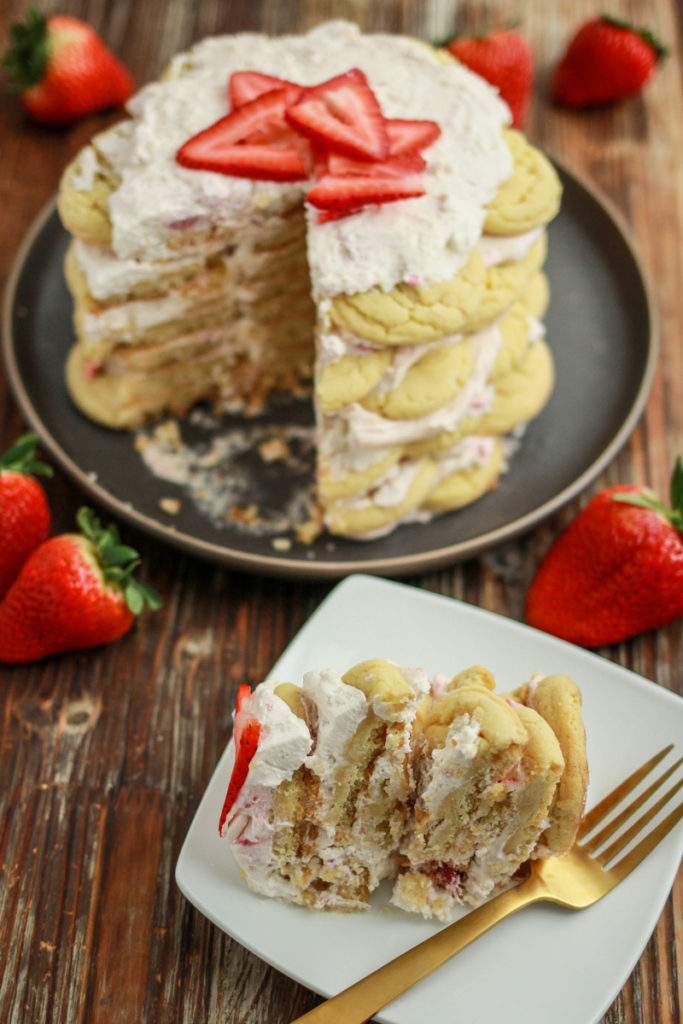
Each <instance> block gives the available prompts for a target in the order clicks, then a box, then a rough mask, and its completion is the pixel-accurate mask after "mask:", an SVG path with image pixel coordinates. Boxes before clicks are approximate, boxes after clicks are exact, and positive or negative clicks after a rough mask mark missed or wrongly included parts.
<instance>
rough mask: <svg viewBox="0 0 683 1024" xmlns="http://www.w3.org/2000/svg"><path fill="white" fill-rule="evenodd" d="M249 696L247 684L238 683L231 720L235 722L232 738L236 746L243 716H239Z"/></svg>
mask: <svg viewBox="0 0 683 1024" xmlns="http://www.w3.org/2000/svg"><path fill="white" fill-rule="evenodd" d="M250 696H251V688H250V687H249V684H248V683H240V685H239V687H238V688H237V699H236V701H235V711H234V714H233V718H234V721H235V727H234V729H233V738H234V740H235V744H236V745H237V746H239V740H240V733H241V732H242V725H243V723H244V714H240V712H242V711H243V708H244V705H245V703H246V702H247V701H248V700H249V697H250Z"/></svg>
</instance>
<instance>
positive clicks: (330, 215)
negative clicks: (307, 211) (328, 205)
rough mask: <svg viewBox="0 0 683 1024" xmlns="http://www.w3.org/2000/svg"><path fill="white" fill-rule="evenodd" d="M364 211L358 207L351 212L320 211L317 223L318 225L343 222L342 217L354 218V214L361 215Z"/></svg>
mask: <svg viewBox="0 0 683 1024" xmlns="http://www.w3.org/2000/svg"><path fill="white" fill-rule="evenodd" d="M362 209H363V207H362V206H357V207H354V208H352V209H350V210H318V213H317V221H318V224H327V223H328V221H331V220H341V219H342V217H352V216H353V214H354V213H360V212H361V210H362Z"/></svg>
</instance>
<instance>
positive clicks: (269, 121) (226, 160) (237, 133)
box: [176, 86, 308, 181]
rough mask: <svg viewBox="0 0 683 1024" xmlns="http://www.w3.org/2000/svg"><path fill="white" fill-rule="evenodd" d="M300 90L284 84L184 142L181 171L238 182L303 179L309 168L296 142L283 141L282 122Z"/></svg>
mask: <svg viewBox="0 0 683 1024" xmlns="http://www.w3.org/2000/svg"><path fill="white" fill-rule="evenodd" d="M301 92H302V90H300V89H299V88H298V86H286V87H284V88H282V89H273V90H272V91H270V92H267V93H264V94H263V95H262V96H259V97H258V98H257V99H255V100H252V101H251V102H249V103H245V104H244V105H243V106H241V107H240V108H239V109H238V110H233V112H232V113H231V114H228V115H227V116H226V117H222V118H220V120H218V121H216V122H215V123H214V124H212V125H210V126H209V127H208V128H205V129H204V131H201V132H199V133H198V134H197V135H194V136H192V138H191V139H188V141H187V142H185V143H184V144H183V145H182V146H181V147H180V149H179V150H178V152H177V153H176V160H177V161H178V163H179V164H181V165H182V166H183V167H190V168H193V169H195V170H202V171H215V172H217V173H219V174H231V175H234V176H236V177H242V178H263V179H267V180H269V181H303V180H305V179H306V178H307V177H308V166H307V163H306V160H305V157H304V155H302V147H301V144H300V141H299V140H296V142H295V141H292V142H289V141H288V129H287V125H286V124H285V121H284V112H285V109H286V108H287V106H288V105H289V104H290V103H292V102H293V101H294V100H295V98H296V97H297V96H298V95H300V94H301ZM250 138H251V139H255V140H256V141H252V142H249V141H247V140H248V139H250ZM268 139H270V140H272V141H265V140H268Z"/></svg>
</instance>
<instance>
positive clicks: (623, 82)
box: [550, 16, 666, 107]
mask: <svg viewBox="0 0 683 1024" xmlns="http://www.w3.org/2000/svg"><path fill="white" fill-rule="evenodd" d="M665 55H666V49H665V48H664V47H663V46H662V45H661V43H659V42H658V41H657V39H656V38H655V37H654V36H653V34H652V33H651V32H650V31H648V30H647V29H636V28H633V26H632V25H629V24H628V23H627V22H625V21H620V20H619V19H617V18H611V17H607V16H603V17H601V18H592V19H591V20H590V21H587V22H585V24H583V25H582V26H581V27H580V28H579V30H578V32H577V33H576V35H575V36H574V37H573V38H572V39H571V41H570V43H569V46H568V47H567V52H566V53H565V55H564V57H563V58H562V60H561V61H560V63H559V64H558V65H557V67H556V69H555V72H554V74H553V77H552V81H551V86H550V88H551V93H552V96H553V99H554V100H555V101H556V102H557V103H559V104H561V105H562V106H565V107H595V106H601V105H603V104H606V103H614V102H615V101H617V100H620V99H623V98H624V97H625V96H631V95H632V94H633V93H637V92H639V91H640V90H641V89H642V87H643V85H644V84H645V82H646V81H647V80H648V78H649V77H650V76H651V74H652V72H653V71H654V68H655V66H656V65H657V63H658V61H660V60H661V59H662V58H663V57H664V56H665Z"/></svg>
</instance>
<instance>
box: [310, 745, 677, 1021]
mask: <svg viewBox="0 0 683 1024" xmlns="http://www.w3.org/2000/svg"><path fill="white" fill-rule="evenodd" d="M672 750H673V743H672V744H670V745H669V746H668V747H665V748H664V749H663V750H660V751H659V753H658V754H655V755H654V757H651V758H650V760H649V761H646V762H645V764H644V765H642V767H640V768H638V769H637V771H635V772H634V773H633V774H632V775H630V776H629V777H628V778H627V779H624V781H623V782H622V783H620V784H619V785H618V786H617V787H616V789H614V790H612V792H611V793H609V794H608V795H607V796H606V797H605V798H604V799H603V800H601V801H600V803H598V804H596V806H595V807H594V808H593V809H592V810H591V811H589V813H588V814H586V815H585V816H584V818H583V819H582V821H581V825H580V827H579V831H578V835H577V841H576V842H575V844H574V846H573V847H572V849H571V850H570V851H569V853H567V854H565V855H564V856H563V857H550V858H548V859H547V860H534V861H531V866H530V873H529V875H528V877H527V878H526V879H525V880H524V881H523V882H521V883H520V884H519V885H516V886H514V887H513V888H511V889H506V890H505V891H504V892H501V893H500V894H499V895H498V896H495V897H494V898H493V899H491V900H489V901H488V903H484V904H483V905H482V906H481V907H477V909H476V910H472V911H471V912H470V913H469V914H467V915H466V916H465V917H462V918H460V920H458V921H455V922H454V923H453V924H451V925H449V926H448V927H446V928H443V929H442V930H441V931H440V932H437V933H436V934H435V935H433V936H432V937H431V938H429V939H427V940H426V941H425V942H421V943H420V944H419V945H418V946H415V947H413V949H409V950H408V951H407V952H406V953H403V954H402V955H401V956H398V957H396V958H395V959H394V960H391V961H390V962H389V963H388V964H385V965H384V967H380V968H379V969H378V970H376V971H374V972H373V973H372V974H370V975H368V976H367V977H366V978H363V979H362V980H361V981H358V982H356V984H355V985H351V986H350V988H347V989H345V990H344V991H343V992H340V993H339V995H336V996H334V997H333V998H332V999H328V1000H327V1001H326V1002H324V1003H321V1004H320V1005H319V1006H316V1007H315V1009H314V1010H310V1011H309V1012H308V1013H305V1014H304V1015H303V1017H297V1019H296V1020H295V1021H292V1024H304V1022H306V1024H363V1022H364V1021H367V1020H369V1019H370V1017H372V1015H373V1014H374V1013H377V1011H378V1010H381V1009H382V1007H383V1006H386V1005H387V1004H388V1003H390V1002H392V1000H394V999H396V998H397V997H398V996H400V995H401V994H402V993H403V992H406V991H407V990H408V989H409V988H411V987H412V986H413V985H415V984H417V982H418V981H421V980H422V979H423V978H425V977H426V976H427V975H428V974H431V972H432V971H434V970H435V969H436V968H437V967H440V966H441V964H443V963H445V962H446V960H449V959H450V958H451V957H452V956H454V955H455V954H456V953H458V952H460V950H461V949H464V948H465V946H467V945H469V944H470V942H473V941H474V939H477V938H478V937H479V936H480V935H483V934H484V932H486V931H488V929H489V928H491V927H492V926H493V925H494V924H497V923H498V922H499V921H502V920H503V918H504V917H508V916H509V915H510V914H514V913H515V911H516V910H521V908H522V907H526V906H527V905H528V904H529V903H537V902H539V901H541V900H546V901H549V902H551V903H559V904H560V905H561V906H563V907H571V908H572V909H574V910H580V909H583V908H584V907H589V906H590V905H591V904H592V903H595V902H597V900H599V899H600V898H601V897H602V896H604V895H605V894H606V893H608V892H610V890H611V889H613V888H614V887H615V886H616V885H618V884H619V882H621V881H623V879H624V878H626V876H627V875H629V874H630V873H631V872H632V871H633V869H634V868H636V867H637V866H638V865H639V864H640V862H641V861H642V860H644V859H645V857H647V855H648V854H649V853H651V852H652V850H654V848H655V847H656V846H657V844H658V843H660V842H661V841H662V839H663V838H664V836H666V835H667V834H668V833H669V832H670V831H671V829H672V828H674V827H675V826H676V825H677V824H678V822H679V821H680V820H681V818H683V803H681V804H679V805H678V807H677V808H676V809H675V810H674V811H672V812H671V813H670V814H669V815H668V817H667V818H665V819H664V820H663V821H661V822H660V823H659V824H658V825H657V826H656V827H655V828H653V829H652V831H651V832H649V833H648V834H647V835H646V836H645V838H644V839H642V840H641V841H640V842H639V843H638V845H637V846H635V847H634V848H633V849H631V850H630V851H629V852H628V853H627V854H626V855H625V856H624V857H622V859H621V860H620V861H618V862H617V863H616V864H614V865H612V866H611V867H607V865H608V864H610V862H611V861H613V860H614V858H615V857H616V856H617V854H619V853H621V851H622V850H623V849H624V848H625V847H626V846H627V845H628V844H629V843H630V842H631V840H632V839H633V838H634V836H636V835H637V834H638V833H639V832H640V831H641V829H643V828H644V827H645V825H647V824H648V823H649V822H650V821H651V820H652V819H653V818H654V817H655V815H657V814H658V813H659V811H660V810H661V809H662V807H664V805H665V804H666V803H667V801H669V800H670V799H671V798H672V797H673V796H674V795H675V794H676V793H677V792H678V790H679V789H680V788H681V786H682V785H683V779H681V780H680V781H679V782H677V783H676V784H675V785H673V786H672V787H671V788H670V789H669V790H667V792H665V793H664V795H663V796H662V797H660V798H659V800H657V802H656V803H655V804H654V805H653V806H652V807H650V808H649V810H647V811H645V813H643V814H642V815H641V816H640V817H639V818H638V819H637V820H636V821H634V822H633V824H632V825H631V826H630V827H629V828H628V829H627V830H626V831H625V832H623V833H621V834H620V835H619V837H618V838H617V839H615V840H614V841H613V842H612V843H611V845H610V846H608V847H607V848H606V849H604V850H602V851H601V852H599V853H598V850H600V849H601V847H603V846H604V843H605V842H606V840H607V839H608V838H610V837H611V836H613V835H614V834H615V833H616V832H617V830H618V829H620V828H621V827H622V825H624V824H625V823H626V822H627V821H629V819H630V818H631V817H632V816H633V814H634V813H635V812H636V811H637V810H638V809H639V808H640V807H641V806H643V804H645V802H646V801H647V800H649V799H650V797H651V796H652V795H653V794H654V793H655V792H656V791H657V790H658V789H659V788H660V786H662V785H663V784H664V782H666V780H667V779H669V778H670V777H671V776H672V775H673V773H674V772H675V771H676V770H677V769H678V768H679V767H680V765H681V764H682V763H683V758H681V759H680V760H679V761H677V762H676V764H674V765H672V766H671V767H670V768H669V769H668V770H667V771H665V772H664V773H663V774H662V775H661V776H659V778H657V779H656V780H655V781H654V782H653V783H651V785H649V786H648V787H647V789H645V790H644V791H643V792H642V793H641V794H640V795H639V796H638V797H636V798H635V799H634V800H633V801H632V802H631V803H630V804H629V805H628V806H627V807H626V808H625V809H624V810H623V811H621V812H620V813H619V814H618V815H617V816H616V817H615V818H613V819H612V820H611V821H609V822H608V823H607V824H606V825H604V827H603V828H602V829H601V830H600V831H599V832H597V833H596V834H595V835H594V836H593V837H592V838H591V839H589V840H588V842H585V843H581V842H580V840H582V839H585V838H586V837H587V836H588V835H589V834H590V833H592V832H593V831H594V829H595V828H596V827H597V826H598V825H600V824H602V822H604V821H605V819H606V818H607V817H608V816H609V815H610V814H611V812H612V811H613V810H614V809H615V808H616V807H617V806H618V805H619V804H620V803H621V802H622V800H624V799H625V797H627V796H628V794H629V793H632V792H633V790H634V789H635V788H636V787H637V786H638V785H639V784H640V783H641V782H642V781H643V780H644V779H645V777H646V776H647V775H649V773H650V772H651V771H652V770H653V769H654V768H655V767H656V765H658V764H659V763H660V761H662V760H663V759H664V758H665V757H666V755H667V754H669V753H670V752H671V751H672Z"/></svg>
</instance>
